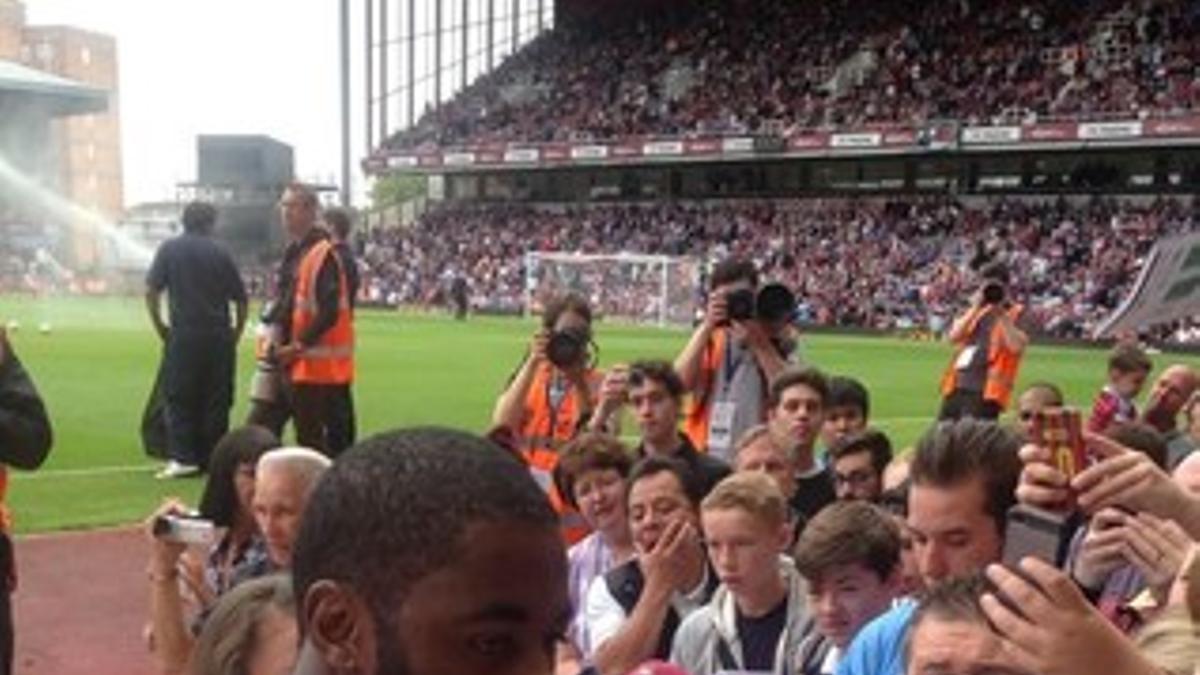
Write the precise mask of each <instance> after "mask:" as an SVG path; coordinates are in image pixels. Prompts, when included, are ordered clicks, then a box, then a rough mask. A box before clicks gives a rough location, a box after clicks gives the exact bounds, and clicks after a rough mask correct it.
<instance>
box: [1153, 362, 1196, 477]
mask: <svg viewBox="0 0 1200 675" xmlns="http://www.w3.org/2000/svg"><path fill="white" fill-rule="evenodd" d="M1197 385H1200V381H1198V380H1197V378H1196V372H1195V371H1194V370H1192V368H1191V367H1190V366H1187V365H1183V364H1174V365H1171V366H1168V367H1167V369H1166V370H1164V371H1163V372H1162V374H1161V375H1159V376H1158V379H1157V380H1155V381H1154V386H1153V387H1151V388H1150V400H1149V401H1147V402H1146V410H1145V412H1143V413H1142V421H1144V422H1146V423H1147V424H1149V425H1150V426H1152V427H1154V428H1155V429H1158V430H1159V432H1161V433H1162V434H1164V435H1165V436H1166V440H1167V466H1168V467H1173V466H1175V465H1176V464H1178V463H1179V462H1180V461H1181V460H1182V459H1183V457H1185V456H1186V455H1188V454H1190V453H1191V452H1192V451H1194V450H1195V447H1196V446H1195V445H1193V444H1192V442H1191V440H1190V438H1189V437H1188V434H1187V432H1186V431H1184V430H1180V429H1179V428H1178V427H1177V426H1176V425H1177V418H1178V416H1179V411H1180V410H1182V409H1183V406H1184V404H1186V403H1187V401H1188V400H1189V399H1190V398H1191V396H1192V394H1193V393H1194V392H1195V391H1196V388H1197Z"/></svg>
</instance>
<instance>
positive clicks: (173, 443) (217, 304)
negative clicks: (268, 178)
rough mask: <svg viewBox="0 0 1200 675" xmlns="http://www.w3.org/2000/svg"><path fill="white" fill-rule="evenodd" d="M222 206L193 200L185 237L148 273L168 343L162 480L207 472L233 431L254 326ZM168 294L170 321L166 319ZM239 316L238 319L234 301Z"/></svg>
mask: <svg viewBox="0 0 1200 675" xmlns="http://www.w3.org/2000/svg"><path fill="white" fill-rule="evenodd" d="M216 220H217V211H216V209H215V208H214V207H213V206H212V205H211V204H208V203H205V202H192V203H190V204H188V205H187V207H186V208H185V209H184V211H183V230H184V231H183V234H182V235H180V236H178V237H174V238H173V239H170V240H168V241H166V242H164V243H163V244H162V246H160V247H159V248H158V251H156V252H155V254H154V261H153V262H152V263H151V265H150V270H149V272H147V274H146V307H147V310H148V311H149V313H150V320H151V322H152V323H153V324H154V329H155V330H156V331H157V332H158V334H159V336H160V337H161V338H162V339H163V342H165V343H166V355H165V357H164V359H165V360H164V377H165V379H164V384H165V394H166V419H167V454H168V455H169V457H170V460H169V461H168V462H167V466H166V467H165V468H164V469H163V470H162V471H161V472H160V473H159V477H160V478H179V477H183V476H189V475H193V474H196V473H199V472H200V471H203V470H204V469H205V468H206V467H207V465H208V456H209V454H210V453H212V449H213V446H214V445H216V443H217V440H218V439H220V438H221V436H224V435H225V432H226V431H228V430H229V408H230V406H232V405H233V378H234V368H235V363H234V361H235V355H236V351H237V341H238V339H239V338H240V337H241V334H242V329H243V328H244V327H245V325H246V307H247V305H246V287H245V286H244V285H243V284H242V277H241V275H240V274H239V273H238V270H237V266H236V265H235V264H234V262H233V257H232V256H230V255H229V252H228V251H227V250H225V249H224V248H223V247H222V246H220V245H219V244H217V243H216V242H215V241H213V239H212V231H213V228H214V226H215V225H216ZM164 291H166V293H167V299H168V304H169V310H170V318H171V321H170V326H169V327H168V325H167V324H166V323H164V322H163V319H162V307H161V299H162V294H163V292H164ZM231 303H232V304H234V305H235V306H236V312H237V318H236V321H235V322H231V321H230V316H229V305H230V304H231Z"/></svg>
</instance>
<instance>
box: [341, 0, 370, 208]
mask: <svg viewBox="0 0 1200 675" xmlns="http://www.w3.org/2000/svg"><path fill="white" fill-rule="evenodd" d="M338 18H339V25H338V28H339V38H340V39H339V40H338V56H339V61H340V62H341V70H342V72H341V82H340V86H341V103H342V181H341V183H342V184H341V195H340V200H341V203H342V206H344V207H349V206H350V180H351V177H350V0H341V2H340V4H339V6H338ZM370 95H371V94H370V90H368V91H367V96H368V97H370Z"/></svg>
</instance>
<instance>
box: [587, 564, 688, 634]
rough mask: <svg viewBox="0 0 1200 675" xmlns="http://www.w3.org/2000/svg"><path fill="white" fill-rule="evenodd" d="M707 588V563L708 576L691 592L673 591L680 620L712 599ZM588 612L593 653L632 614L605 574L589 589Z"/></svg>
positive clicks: (672, 595)
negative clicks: (610, 588)
mask: <svg viewBox="0 0 1200 675" xmlns="http://www.w3.org/2000/svg"><path fill="white" fill-rule="evenodd" d="M707 587H708V565H705V566H704V576H702V577H701V578H700V583H699V584H697V585H696V587H695V588H693V589H692V590H690V591H688V592H687V593H673V594H671V606H672V607H673V608H674V609H675V613H676V614H678V615H679V619H680V621H682V620H683V619H684V617H686V616H687V615H688V614H691V613H692V612H694V611H695V610H697V609H699V608H700V607H702V606H703V605H704V603H705V602H706V601H707V600H708V598H707V597H706V595H707V593H705V591H706V589H707ZM584 612H585V616H586V620H587V632H588V638H589V642H590V643H591V648H592V652H593V653H595V651H596V650H597V649H599V648H600V645H602V644H604V643H605V642H607V641H608V640H609V638H611V637H612V636H614V635H616V634H617V632H618V631H620V630H621V626H623V625H625V620H626V619H628V618H629V615H628V614H627V613H626V612H625V608H624V607H622V606H621V603H620V602H617V599H616V598H614V597H613V594H612V593H610V592H609V590H608V583H607V582H606V581H605V580H604V577H596V580H595V581H593V582H592V585H591V586H590V587H589V588H588V593H587V603H586V607H585V609H584Z"/></svg>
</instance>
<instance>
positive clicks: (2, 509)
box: [0, 464, 12, 532]
mask: <svg viewBox="0 0 1200 675" xmlns="http://www.w3.org/2000/svg"><path fill="white" fill-rule="evenodd" d="M0 532H12V512H11V511H9V510H8V467H7V466H5V465H3V464H0Z"/></svg>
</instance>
